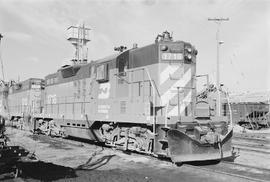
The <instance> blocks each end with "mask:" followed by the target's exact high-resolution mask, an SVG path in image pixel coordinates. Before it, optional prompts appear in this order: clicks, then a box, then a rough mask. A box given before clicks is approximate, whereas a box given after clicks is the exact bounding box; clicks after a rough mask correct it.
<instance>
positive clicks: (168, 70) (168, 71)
mask: <svg viewBox="0 0 270 182" xmlns="http://www.w3.org/2000/svg"><path fill="white" fill-rule="evenodd" d="M178 68H179V65H169V66H167V67H166V68H165V69H164V70H163V71H162V72H161V73H160V85H162V84H163V83H164V82H165V81H166V80H168V79H169V77H170V75H172V74H173V73H175V72H176V70H177V69H178Z"/></svg>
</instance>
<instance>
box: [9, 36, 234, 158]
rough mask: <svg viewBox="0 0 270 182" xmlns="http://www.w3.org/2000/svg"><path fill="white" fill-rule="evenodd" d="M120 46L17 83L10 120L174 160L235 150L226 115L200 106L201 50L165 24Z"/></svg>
mask: <svg viewBox="0 0 270 182" xmlns="http://www.w3.org/2000/svg"><path fill="white" fill-rule="evenodd" d="M122 48H123V47H122ZM122 48H121V49H118V50H120V51H119V53H118V54H115V55H112V56H109V57H106V58H104V59H99V60H96V61H91V62H90V63H87V62H85V61H83V62H81V63H80V64H79V63H77V64H73V65H64V66H62V67H61V68H60V69H59V70H58V71H57V72H55V73H52V74H49V75H47V76H46V77H45V79H37V78H30V79H28V80H26V81H24V82H20V83H16V84H13V85H12V86H11V87H10V88H9V96H8V107H9V113H10V114H9V117H10V119H11V120H12V121H20V122H21V123H23V125H21V127H22V128H23V127H27V128H29V129H31V130H33V131H38V130H41V131H43V132H44V133H46V134H48V135H50V134H52V132H54V134H55V135H60V136H63V137H68V136H72V137H77V138H83V139H88V140H93V141H97V142H102V143H104V144H105V145H107V146H111V147H115V148H117V149H121V150H128V151H137V152H140V153H145V154H150V155H153V156H162V157H169V158H171V160H172V161H173V162H186V161H203V160H220V159H223V158H226V157H230V156H231V155H232V152H231V139H232V128H231V126H230V125H229V119H228V117H227V116H216V115H199V114H198V113H197V112H196V94H197V93H196V56H197V53H198V52H197V50H196V49H195V47H194V46H193V45H192V44H190V43H188V42H184V41H173V38H172V36H171V35H170V33H169V32H167V31H165V32H163V34H160V35H158V36H157V38H156V40H155V42H154V43H153V44H150V45H147V46H143V47H140V48H138V47H137V46H134V47H133V48H131V49H128V50H124V49H122ZM55 129H57V130H55ZM55 131H56V132H55Z"/></svg>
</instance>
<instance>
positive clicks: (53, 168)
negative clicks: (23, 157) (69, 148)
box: [18, 161, 77, 181]
mask: <svg viewBox="0 0 270 182" xmlns="http://www.w3.org/2000/svg"><path fill="white" fill-rule="evenodd" d="M18 167H19V169H20V170H21V172H22V174H21V177H22V178H31V179H37V180H41V181H53V180H58V179H62V178H65V179H66V178H75V177H77V175H76V172H75V170H74V169H73V168H70V167H64V166H60V165H55V164H52V163H46V162H42V161H38V162H22V163H19V164H18Z"/></svg>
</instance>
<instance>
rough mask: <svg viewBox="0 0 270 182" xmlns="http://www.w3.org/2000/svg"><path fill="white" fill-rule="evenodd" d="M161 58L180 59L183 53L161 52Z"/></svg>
mask: <svg viewBox="0 0 270 182" xmlns="http://www.w3.org/2000/svg"><path fill="white" fill-rule="evenodd" d="M161 59H163V60H181V59H183V54H181V53H162V55H161Z"/></svg>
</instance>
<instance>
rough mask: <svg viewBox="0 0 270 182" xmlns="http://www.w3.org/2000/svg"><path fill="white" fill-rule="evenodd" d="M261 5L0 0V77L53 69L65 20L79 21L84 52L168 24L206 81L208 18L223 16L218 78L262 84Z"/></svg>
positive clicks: (242, 87)
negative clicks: (85, 38)
mask: <svg viewBox="0 0 270 182" xmlns="http://www.w3.org/2000/svg"><path fill="white" fill-rule="evenodd" d="M269 8H270V1H269V0H137V1H135V0H114V1H113V0H111V1H109V0H0V33H1V34H3V36H4V38H3V39H2V41H1V57H2V60H3V61H4V71H5V77H6V79H7V80H9V79H14V80H18V79H20V80H24V79H27V78H30V77H38V78H43V77H45V76H46V75H47V74H50V73H53V72H55V71H56V70H57V69H58V68H60V66H61V65H63V63H65V62H67V61H68V60H70V59H71V58H73V56H74V47H73V46H72V45H71V43H69V42H68V41H67V40H66V37H67V28H68V27H69V26H71V25H77V24H78V23H79V22H82V21H84V22H85V25H86V26H87V27H89V28H91V33H90V36H91V41H90V42H89V43H88V58H89V60H96V59H99V58H102V57H106V56H109V55H111V54H114V53H115V52H114V50H113V48H114V47H115V46H119V45H125V46H127V47H128V48H131V47H132V44H133V43H137V44H138V46H139V47H142V46H145V45H148V44H151V43H153V42H154V40H155V37H156V35H157V34H158V33H162V32H163V31H165V30H168V31H169V32H173V38H174V40H183V41H187V42H190V43H192V44H193V45H194V46H195V47H196V49H197V50H198V56H197V74H198V75H199V74H209V77H210V81H211V82H214V81H215V77H216V52H217V51H216V31H217V24H216V23H214V22H211V21H208V18H220V17H223V18H229V21H226V22H223V23H222V24H221V26H220V39H221V40H222V41H224V44H222V45H221V47H220V75H221V76H220V80H221V83H223V84H224V85H225V88H227V89H228V90H229V91H230V92H233V93H235V92H236V93H239V92H256V91H266V90H270V64H269V61H270V60H269V58H270V53H269V52H270V50H269V49H270V35H269V32H270V11H269V10H270V9H269ZM0 75H2V74H0ZM198 81H199V82H201V83H202V82H205V80H204V78H201V79H198Z"/></svg>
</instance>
